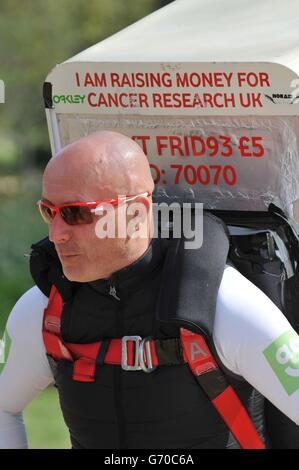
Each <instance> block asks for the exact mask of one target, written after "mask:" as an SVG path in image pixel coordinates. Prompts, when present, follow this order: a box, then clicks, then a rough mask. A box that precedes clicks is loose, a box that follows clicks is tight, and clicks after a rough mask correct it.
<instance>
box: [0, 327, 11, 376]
mask: <svg viewBox="0 0 299 470" xmlns="http://www.w3.org/2000/svg"><path fill="white" fill-rule="evenodd" d="M10 345H11V338H10V336H9V334H8V332H7V330H5V331H4V335H3V336H2V338H1V336H0V374H1V372H2V370H3V368H4V366H5V364H6V361H7V358H8V354H9V350H10Z"/></svg>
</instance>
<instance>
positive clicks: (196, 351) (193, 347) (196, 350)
mask: <svg viewBox="0 0 299 470" xmlns="http://www.w3.org/2000/svg"><path fill="white" fill-rule="evenodd" d="M198 355H200V356H203V357H208V354H207V353H206V352H205V351H204V350H203V349H202V348H201V347H200V346H199V344H198V343H196V342H195V341H193V343H191V344H190V356H191V360H192V361H194V360H195V358H196V356H198Z"/></svg>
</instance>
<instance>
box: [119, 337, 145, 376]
mask: <svg viewBox="0 0 299 470" xmlns="http://www.w3.org/2000/svg"><path fill="white" fill-rule="evenodd" d="M128 341H134V343H135V359H134V365H133V366H129V365H128V350H127V342H128ZM140 341H142V338H141V337H140V336H123V338H122V345H121V346H122V347H121V366H122V368H123V369H124V370H141V367H140V365H139V343H140Z"/></svg>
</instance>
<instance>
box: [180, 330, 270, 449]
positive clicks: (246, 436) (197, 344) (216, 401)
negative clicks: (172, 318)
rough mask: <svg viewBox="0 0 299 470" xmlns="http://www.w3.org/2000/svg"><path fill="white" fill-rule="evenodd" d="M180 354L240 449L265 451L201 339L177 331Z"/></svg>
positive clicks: (193, 334)
mask: <svg viewBox="0 0 299 470" xmlns="http://www.w3.org/2000/svg"><path fill="white" fill-rule="evenodd" d="M180 336H181V344H182V347H183V354H184V357H185V359H186V361H187V362H188V364H189V367H190V369H191V370H192V373H193V375H194V376H195V378H196V380H197V382H198V383H199V385H200V386H201V388H202V389H203V391H204V392H205V394H206V395H207V396H208V398H209V399H210V401H211V403H212V404H213V406H214V407H215V408H216V410H217V411H218V413H219V414H220V415H221V417H222V418H223V420H224V422H225V423H226V425H227V427H228V428H229V430H230V431H231V433H232V434H233V436H234V437H235V439H236V440H237V442H238V443H239V444H240V447H241V448H242V449H264V448H265V445H264V443H263V442H262V440H261V438H260V436H259V435H258V433H257V431H256V429H255V427H254V425H253V423H252V420H251V419H250V417H249V415H248V413H247V411H246V409H245V408H244V406H243V405H242V403H241V401H240V399H239V397H238V396H237V394H236V392H235V391H234V389H233V388H232V386H231V385H229V384H228V382H227V380H226V378H225V376H224V374H223V372H222V371H221V370H220V369H219V367H218V365H217V363H216V361H215V360H214V358H213V356H212V354H211V352H210V350H209V348H208V346H207V343H206V341H205V339H204V338H203V336H201V335H198V334H195V333H193V332H191V331H188V330H186V329H184V328H181V329H180Z"/></svg>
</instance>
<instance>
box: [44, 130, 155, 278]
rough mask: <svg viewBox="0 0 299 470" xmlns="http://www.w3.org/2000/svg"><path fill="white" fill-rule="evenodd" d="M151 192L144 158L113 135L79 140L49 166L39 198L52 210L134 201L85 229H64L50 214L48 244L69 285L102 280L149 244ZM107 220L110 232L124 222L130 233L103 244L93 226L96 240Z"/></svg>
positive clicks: (95, 216) (66, 226) (109, 238)
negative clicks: (123, 198)
mask: <svg viewBox="0 0 299 470" xmlns="http://www.w3.org/2000/svg"><path fill="white" fill-rule="evenodd" d="M153 189H154V182H153V179H152V176H151V172H150V167H149V163H148V160H147V157H146V156H145V154H144V153H143V151H142V150H141V148H140V147H139V145H137V144H136V143H135V142H134V141H133V140H131V139H129V138H128V137H125V136H124V135H122V134H118V133H116V132H108V131H103V132H96V133H94V134H91V135H89V136H88V137H84V138H83V139H80V140H78V141H76V142H74V143H72V144H70V145H68V146H67V147H65V148H64V149H63V150H61V151H60V152H59V153H58V154H57V155H56V156H55V157H54V158H52V159H51V160H50V161H49V163H48V165H47V167H46V169H45V172H44V177H43V195H42V197H43V199H46V200H47V201H48V202H49V203H50V204H52V205H61V204H67V203H75V202H93V201H97V202H98V201H106V200H109V199H111V198H117V197H118V196H135V198H134V199H133V200H128V201H126V202H125V203H122V204H118V205H117V206H115V207H114V206H113V211H111V210H110V211H108V212H107V214H105V216H107V217H106V219H105V216H101V215H100V214H99V213H97V214H93V217H92V219H91V221H90V223H86V224H75V225H70V224H68V223H67V221H66V220H64V219H63V217H61V214H60V216H57V213H56V214H55V216H54V217H53V219H52V221H51V223H50V224H49V239H50V240H51V241H52V242H53V243H54V244H55V248H56V251H57V254H58V256H59V258H60V261H61V264H62V267H63V272H64V274H65V276H66V277H67V278H68V279H69V280H73V281H78V282H89V281H92V280H95V279H102V278H105V279H106V278H108V277H110V276H111V274H112V273H113V272H115V271H117V270H119V269H121V268H123V267H125V266H128V265H129V264H131V263H133V262H134V261H135V260H137V259H138V258H139V257H140V256H141V255H142V254H143V253H144V252H145V250H146V249H147V247H148V245H149V243H150V240H151V238H152V233H153V218H152V204H151V199H150V198H149V197H148V195H146V194H144V193H147V192H150V193H152V191H153ZM134 203H137V204H141V208H140V206H139V209H137V210H136V205H135V207H133V206H134ZM133 209H134V210H133ZM130 210H131V211H130ZM119 216H123V219H120V217H119ZM108 220H109V221H110V222H111V223H112V226H113V227H114V226H116V227H119V226H120V225H121V220H124V222H125V224H126V227H128V226H130V228H132V230H131V231H130V232H129V231H125V234H124V235H112V236H107V237H106V236H104V238H103V237H102V236H100V235H99V230H98V226H99V225H100V227H102V228H103V230H102V231H101V234H102V233H103V231H105V227H106V225H105V223H106V222H107V223H108ZM101 224H103V226H102V225H101ZM126 227H125V228H126ZM140 233H142V234H144V235H142V236H139V234H140ZM104 235H105V234H104ZM136 235H137V236H136Z"/></svg>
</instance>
